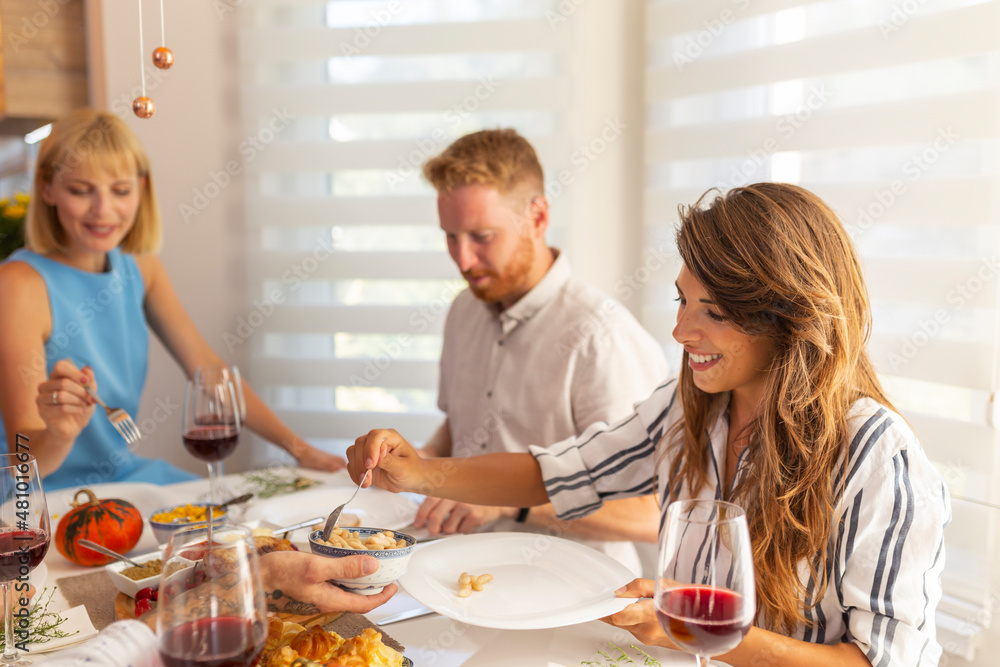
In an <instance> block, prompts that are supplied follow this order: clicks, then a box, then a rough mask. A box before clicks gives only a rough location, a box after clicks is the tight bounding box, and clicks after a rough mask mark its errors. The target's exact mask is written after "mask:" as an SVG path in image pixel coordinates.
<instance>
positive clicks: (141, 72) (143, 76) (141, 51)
mask: <svg viewBox="0 0 1000 667" xmlns="http://www.w3.org/2000/svg"><path fill="white" fill-rule="evenodd" d="M138 2H139V81H141V82H142V96H143V97H145V96H146V66H145V65H143V64H142V61H143V60H145V59H146V55H145V54H146V49H145V48H143V46H142V0H138Z"/></svg>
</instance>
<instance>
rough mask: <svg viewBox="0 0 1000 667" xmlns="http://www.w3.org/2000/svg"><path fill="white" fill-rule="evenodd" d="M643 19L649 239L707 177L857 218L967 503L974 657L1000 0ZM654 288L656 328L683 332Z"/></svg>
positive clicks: (665, 291) (998, 235)
mask: <svg viewBox="0 0 1000 667" xmlns="http://www.w3.org/2000/svg"><path fill="white" fill-rule="evenodd" d="M647 18H648V21H647V25H648V32H647V39H648V54H649V55H648V64H647V83H646V90H647V112H648V124H647V135H646V136H647V141H646V149H647V159H646V165H647V174H648V178H647V192H646V215H645V221H646V225H647V230H646V234H647V239H648V242H649V243H650V244H656V245H666V244H669V243H670V239H671V237H672V228H673V225H674V224H675V222H676V214H675V211H676V209H677V205H678V204H690V203H693V202H694V201H696V200H697V198H698V196H699V195H700V194H701V193H702V192H703V191H704V190H705V189H706V188H707V187H709V186H718V187H720V188H723V189H727V188H729V187H733V186H737V185H742V184H746V183H750V182H756V181H765V180H773V181H785V182H792V183H799V184H802V185H803V186H805V187H807V188H809V189H811V190H813V191H815V192H816V193H817V194H819V195H820V196H821V197H822V198H823V199H825V200H826V201H827V202H828V203H829V204H830V205H832V206H833V207H834V208H835V209H836V210H837V211H838V213H839V214H840V215H841V216H842V218H843V220H844V221H845V223H846V224H847V225H848V226H849V227H850V228H851V231H852V234H853V236H854V239H855V242H856V243H857V245H858V247H859V249H860V251H861V253H862V256H863V259H864V262H865V268H866V272H867V278H868V282H869V287H870V290H871V296H872V300H873V307H874V319H875V327H874V332H873V337H872V344H871V352H872V355H873V357H874V359H875V361H876V363H877V364H878V368H879V370H880V372H881V373H882V375H883V379H884V381H885V383H886V385H887V389H888V390H889V392H890V395H891V396H892V398H893V400H894V401H895V402H896V404H897V406H898V407H899V408H900V409H901V410H902V411H903V412H904V414H905V416H906V418H907V419H908V420H910V422H911V423H912V424H913V425H914V426H915V427H916V429H917V431H918V433H919V435H920V437H921V440H922V441H923V444H924V447H925V448H926V450H927V452H928V453H929V455H930V457H931V458H932V460H933V461H934V462H935V464H936V465H937V466H938V467H939V468H940V470H941V471H942V473H944V475H945V476H946V478H947V480H948V483H949V485H950V488H951V490H952V493H953V494H954V497H955V500H954V503H953V505H954V507H953V511H954V519H953V522H952V524H951V526H950V527H949V528H948V531H947V546H948V552H947V554H948V555H947V558H948V567H947V571H946V575H945V588H946V594H947V595H946V598H947V599H946V600H945V601H944V602H943V604H942V606H941V614H940V616H941V619H940V623H939V635H940V640H941V642H942V644H943V645H944V646H945V648H946V650H947V651H949V652H951V653H954V654H958V655H962V656H965V657H966V658H971V656H972V652H973V648H974V646H975V643H976V642H977V641H978V639H979V634H980V631H981V630H982V629H983V626H984V625H985V624H986V623H987V622H988V621H989V611H990V610H991V609H996V608H997V600H998V599H1000V597H998V596H997V591H996V586H997V580H996V578H995V577H996V574H997V573H996V568H997V563H998V562H1000V548H998V523H1000V511H998V509H995V508H991V507H988V506H987V505H984V504H982V503H991V504H993V505H994V506H996V505H1000V456H998V444H1000V442H998V438H997V431H996V428H997V427H998V426H1000V420H996V421H991V415H992V414H993V413H994V412H993V410H994V409H993V408H992V407H991V398H992V397H994V396H995V395H996V392H997V390H998V380H997V375H998V374H997V371H998V354H997V352H998V333H1000V330H998V326H997V316H998V314H1000V310H998V290H997V280H998V277H997V274H998V272H1000V243H998V239H1000V3H998V2H976V1H969V0H964V1H963V0H919V1H917V0H912V1H911V0H905V1H904V0H897V1H896V2H891V1H888V0H852V1H847V0H835V1H827V2H821V1H813V2H810V1H806V0H754V1H753V2H750V1H749V0H677V1H673V2H655V1H652V2H650V3H649V4H648V17H647ZM658 278H659V279H660V282H658V283H656V284H653V285H651V286H650V288H649V289H648V290H647V291H646V294H645V299H644V315H645V323H646V324H647V326H649V327H650V329H651V330H653V331H654V332H655V333H656V334H657V335H658V337H660V338H661V339H663V340H669V337H670V329H671V326H672V323H673V319H674V314H675V310H674V307H673V302H672V300H671V298H672V296H673V287H672V284H671V280H672V276H671V275H669V274H668V272H660V276H658ZM996 414H998V415H1000V411H997V412H996ZM983 664H985V663H983Z"/></svg>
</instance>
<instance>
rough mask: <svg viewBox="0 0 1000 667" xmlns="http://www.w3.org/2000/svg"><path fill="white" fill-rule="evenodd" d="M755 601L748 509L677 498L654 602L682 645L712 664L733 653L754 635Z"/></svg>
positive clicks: (664, 534)
mask: <svg viewBox="0 0 1000 667" xmlns="http://www.w3.org/2000/svg"><path fill="white" fill-rule="evenodd" d="M723 582H724V585H725V587H724V588H723V587H720V586H719V585H718V584H720V583H723ZM756 599H757V595H756V588H755V583H754V576H753V549H752V547H751V544H750V531H749V530H748V528H747V521H746V512H744V510H743V508H742V507H739V506H738V505H734V504H732V503H727V502H725V501H722V500H715V499H711V498H690V499H684V500H675V501H674V502H672V503H670V505H668V506H667V511H666V515H665V521H664V523H663V527H662V528H661V529H660V548H659V551H658V554H657V577H656V593H655V595H654V598H653V603H654V604H653V607H654V608H655V609H656V620H657V621H659V623H660V627H662V628H663V631H664V632H665V633H666V634H667V636H668V637H670V639H672V640H673V642H674V643H675V644H676V645H677V648H679V649H681V650H682V651H686V652H687V653H690V654H692V655H694V656H695V657H696V658H697V660H698V665H699V667H708V659H709V658H710V657H713V656H717V655H724V654H726V653H728V652H729V651H731V650H732V649H734V648H736V647H737V646H738V645H739V643H740V642H741V641H743V638H744V637H745V636H746V635H747V633H749V632H750V628H751V625H752V624H753V619H754V616H755V615H756V607H757V603H756Z"/></svg>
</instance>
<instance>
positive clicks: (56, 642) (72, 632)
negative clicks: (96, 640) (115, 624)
mask: <svg viewBox="0 0 1000 667" xmlns="http://www.w3.org/2000/svg"><path fill="white" fill-rule="evenodd" d="M59 616H60V617H61V618H63V619H64V621H63V623H62V625H60V626H59V629H60V630H62V631H63V632H65V633H66V634H67V635H69V636H68V637H59V638H57V639H50V640H49V641H47V642H44V643H42V644H35V643H28V644H27V645H26V646H25V648H26V650H27V652H28V653H31V654H36V653H48V652H49V651H56V650H59V649H62V648H66V647H67V646H72V645H73V644H79V643H80V642H83V641H87V640H88V639H91V638H93V637H96V636H97V628H95V627H94V624H93V623H91V622H90V616H89V615H88V614H87V609H86V607H84V606H83V605H80V606H79V607H73V608H72V609H67V610H66V611H62V612H59Z"/></svg>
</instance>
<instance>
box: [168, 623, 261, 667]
mask: <svg viewBox="0 0 1000 667" xmlns="http://www.w3.org/2000/svg"><path fill="white" fill-rule="evenodd" d="M265 639H266V637H265V635H264V630H263V627H261V626H260V625H259V624H254V623H253V622H252V621H250V620H249V619H246V618H240V617H234V616H214V617H211V618H202V619H198V620H197V621H191V622H190V623H185V624H183V625H179V626H177V627H175V628H172V629H171V630H168V631H167V633H166V634H165V635H164V637H163V640H162V641H161V643H160V657H161V658H162V659H163V664H164V665H166V667H250V666H252V665H256V664H257V661H258V660H259V659H260V654H261V653H262V652H263V650H264V640H265Z"/></svg>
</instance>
